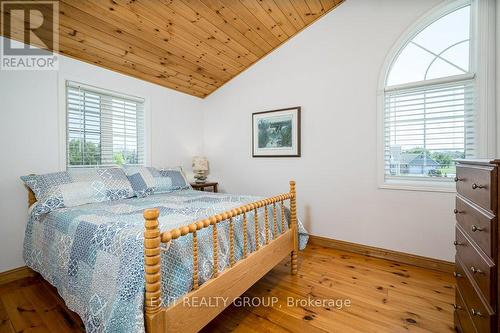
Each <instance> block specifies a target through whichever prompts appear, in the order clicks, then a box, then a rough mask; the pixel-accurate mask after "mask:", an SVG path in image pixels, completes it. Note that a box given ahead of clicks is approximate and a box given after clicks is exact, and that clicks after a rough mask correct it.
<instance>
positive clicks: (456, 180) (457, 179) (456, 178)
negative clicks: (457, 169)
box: [453, 177, 463, 183]
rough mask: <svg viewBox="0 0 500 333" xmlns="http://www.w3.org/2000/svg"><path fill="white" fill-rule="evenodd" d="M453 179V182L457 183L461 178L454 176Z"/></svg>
mask: <svg viewBox="0 0 500 333" xmlns="http://www.w3.org/2000/svg"><path fill="white" fill-rule="evenodd" d="M453 180H454V181H455V183H458V182H461V181H462V180H463V179H461V178H458V177H455V178H453Z"/></svg>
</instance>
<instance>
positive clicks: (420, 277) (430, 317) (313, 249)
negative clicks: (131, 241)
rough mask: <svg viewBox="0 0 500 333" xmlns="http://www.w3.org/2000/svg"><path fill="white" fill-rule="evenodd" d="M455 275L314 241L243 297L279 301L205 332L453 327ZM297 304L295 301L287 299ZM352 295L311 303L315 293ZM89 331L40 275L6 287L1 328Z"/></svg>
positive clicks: (242, 311)
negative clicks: (294, 266) (345, 303)
mask: <svg viewBox="0 0 500 333" xmlns="http://www.w3.org/2000/svg"><path fill="white" fill-rule="evenodd" d="M454 288H455V285H454V280H453V277H452V276H451V274H447V273H442V272H439V271H434V270H427V269H423V268H419V267H415V266H411V265H405V264H400V263H396V262H393V261H389V260H385V259H379V258H372V257H366V256H364V255H360V254H354V253H349V252H344V251H340V250H335V249H330V248H325V247H321V246H318V245H314V246H308V247H307V249H306V250H305V251H303V252H301V254H300V256H299V274H298V275H296V276H292V275H290V266H289V261H288V260H286V261H283V262H282V263H280V264H279V265H278V266H276V267H275V268H274V269H273V270H272V271H271V272H269V273H268V274H267V275H266V276H264V277H263V278H262V279H261V280H260V281H259V282H257V283H256V284H255V285H254V286H252V287H251V288H250V289H249V290H247V292H246V293H245V294H244V295H242V297H247V298H248V299H255V298H260V299H262V300H263V299H268V300H269V298H271V297H272V298H274V299H277V303H276V304H274V305H273V306H264V305H261V306H248V305H247V306H242V305H241V304H239V306H237V305H231V306H229V307H228V308H227V309H226V310H225V311H224V312H223V313H221V314H220V315H219V316H218V317H217V318H215V319H214V320H213V321H212V322H211V323H209V324H208V325H207V326H206V327H205V328H204V329H203V330H202V332H245V333H246V332H279V333H281V332H288V333H290V332H308V333H326V332H328V333H330V332H334V333H392V332H394V333H396V332H398V333H399V332H410V333H412V332H413V333H423V332H432V333H443V332H447V333H451V332H453V331H454V330H453V317H452V316H453V307H452V304H453V302H454ZM289 298H290V299H293V300H296V301H297V302H298V303H297V304H296V305H294V306H289V303H288V299H289ZM309 298H310V299H313V300H322V299H334V300H335V299H336V300H339V299H341V300H350V301H351V303H352V304H351V306H349V307H343V308H341V309H339V308H336V307H328V306H325V305H321V306H310V305H308V304H302V303H301V301H302V302H304V301H307V300H308V299H309ZM21 330H24V331H23V332H83V331H84V329H83V326H82V322H81V320H80V318H79V317H78V315H77V314H75V313H74V312H72V311H70V310H68V309H67V308H66V306H65V305H64V301H63V300H62V299H61V298H60V296H59V295H58V294H57V290H56V289H55V288H54V287H52V286H50V284H49V283H48V282H46V281H45V280H43V279H42V278H41V277H33V278H24V279H21V280H18V281H13V282H10V283H7V284H3V285H0V333H13V332H19V331H21Z"/></svg>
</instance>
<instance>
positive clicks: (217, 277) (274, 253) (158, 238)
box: [28, 181, 298, 333]
mask: <svg viewBox="0 0 500 333" xmlns="http://www.w3.org/2000/svg"><path fill="white" fill-rule="evenodd" d="M287 200H289V202H290V223H289V228H288V229H286V230H285V223H286V221H285V213H284V212H285V201H287ZM28 201H29V204H30V206H31V205H32V204H33V203H35V202H36V198H35V195H34V193H33V192H32V191H31V190H29V198H28ZM261 207H266V208H265V209H264V220H265V243H264V244H263V245H260V246H259V243H258V242H257V244H256V249H255V251H254V252H252V253H249V249H250V248H251V247H250V246H249V244H248V242H249V241H248V237H247V233H246V230H248V229H247V228H254V232H255V234H258V215H257V209H258V208H261ZM269 207H272V212H273V213H272V214H269V213H268V211H269V209H268V208H269ZM277 209H281V221H278V218H277V216H278V214H277ZM251 211H253V212H254V219H253V221H248V220H247V215H246V213H247V212H251ZM159 214H160V213H159V210H158V209H146V210H145V211H144V219H145V231H144V271H145V281H146V285H145V298H144V299H145V304H144V319H145V324H146V332H148V333H159V332H182V333H188V332H198V331H199V330H201V329H202V328H203V327H204V326H205V325H206V324H208V323H209V322H210V321H211V320H212V319H213V318H214V317H216V316H217V315H218V314H219V313H221V312H222V311H223V310H224V308H225V307H226V306H228V305H230V304H231V303H232V301H233V300H234V299H236V298H238V297H239V296H241V295H242V294H243V293H244V292H245V291H246V290H247V289H248V288H250V287H251V286H252V285H253V284H254V283H255V282H257V281H258V280H259V279H260V278H261V277H263V276H264V275H265V274H266V273H267V272H269V271H270V270H271V269H272V268H273V267H274V266H276V265H277V264H278V263H279V262H280V261H282V260H283V259H284V258H285V257H286V256H288V255H291V273H292V274H294V275H295V274H297V254H298V229H297V210H296V193H295V182H294V181H290V191H289V192H288V193H285V194H282V195H277V196H274V197H271V198H267V199H264V200H260V201H257V202H253V203H250V204H247V205H244V206H241V207H238V208H235V209H232V210H229V211H226V212H224V213H221V214H217V215H214V216H211V217H209V218H206V219H203V220H199V221H197V222H195V223H191V224H189V225H186V226H183V227H180V228H176V229H173V230H170V231H165V232H160V229H159V223H158V217H159ZM239 215H242V216H243V231H245V232H244V233H243V237H242V238H243V258H241V259H240V260H239V261H238V262H235V255H234V228H233V218H235V217H237V216H239ZM269 215H271V217H269ZM226 220H229V240H230V268H227V269H226V270H224V271H223V272H218V260H219V257H218V243H217V224H218V223H221V222H222V221H226ZM252 222H253V223H252ZM270 222H271V223H270ZM278 223H281V230H282V233H281V234H280V235H279V236H277V237H276V238H275V239H272V240H271V239H269V228H270V226H269V225H270V224H271V225H272V227H273V228H274V234H275V235H278ZM209 227H211V228H212V249H213V256H214V268H213V274H212V278H211V279H210V280H208V281H207V282H205V283H204V284H203V285H201V286H199V279H198V240H197V234H196V233H197V231H198V230H201V229H204V228H209ZM188 234H192V237H193V252H192V257H193V267H194V269H193V286H192V290H191V291H190V292H189V293H188V294H186V295H184V296H183V297H181V299H179V300H177V301H176V302H175V303H174V304H172V305H170V306H169V307H164V306H163V305H162V304H161V299H162V293H161V260H160V258H161V251H162V249H161V245H162V243H169V242H171V241H173V240H175V239H177V238H179V237H184V236H186V235H188ZM215 297H217V299H219V300H220V299H221V297H223V298H224V299H227V300H229V301H228V302H215V305H214V303H212V304H207V303H206V302H200V300H202V299H204V300H206V301H207V302H208V301H209V300H210V298H215ZM194 303H197V305H198V306H191V305H193V304H194ZM201 304H204V306H202V305H201Z"/></svg>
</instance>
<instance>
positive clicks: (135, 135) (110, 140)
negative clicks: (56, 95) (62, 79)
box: [66, 82, 144, 167]
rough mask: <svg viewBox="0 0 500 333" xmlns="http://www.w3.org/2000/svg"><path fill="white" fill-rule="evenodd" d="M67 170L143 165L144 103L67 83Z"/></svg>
mask: <svg viewBox="0 0 500 333" xmlns="http://www.w3.org/2000/svg"><path fill="white" fill-rule="evenodd" d="M66 120H67V135H66V137H67V165H68V167H88V166H111V165H123V164H144V100H143V99H138V98H135V97H130V96H125V95H119V94H116V93H113V92H110V91H105V90H101V89H98V88H94V87H88V86H83V85H80V84H77V83H74V82H67V84H66Z"/></svg>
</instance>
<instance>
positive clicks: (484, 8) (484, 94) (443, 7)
mask: <svg viewBox="0 0 500 333" xmlns="http://www.w3.org/2000/svg"><path fill="white" fill-rule="evenodd" d="M468 3H471V13H472V15H471V17H472V19H471V41H472V43H475V46H474V48H475V51H476V52H474V53H473V54H471V64H470V68H471V71H472V72H474V73H475V76H476V90H477V113H476V116H477V117H478V119H477V126H478V127H477V128H478V137H477V138H476V142H477V153H478V157H484V158H487V157H493V156H495V155H496V110H495V107H496V104H495V103H496V101H495V90H496V86H495V84H496V82H495V79H496V78H495V61H496V59H495V55H496V54H495V52H496V41H495V38H496V36H495V33H496V31H495V30H496V22H495V21H496V17H495V8H496V7H495V0H458V1H445V2H444V3H442V4H440V5H438V6H436V7H434V8H432V9H431V10H430V11H428V12H427V13H425V14H424V15H423V16H422V17H421V18H420V19H418V20H417V21H416V22H415V23H414V24H412V25H411V26H410V27H409V28H408V29H407V30H406V31H405V32H404V33H403V34H402V35H401V36H400V37H399V38H398V40H397V41H396V43H395V44H394V45H393V47H392V48H391V50H390V51H389V53H388V54H387V56H386V58H385V61H384V64H383V66H382V70H381V72H380V76H379V83H378V90H377V157H378V158H377V180H378V181H377V183H378V187H379V188H381V189H391V190H409V191H427V192H455V183H453V182H449V181H438V180H432V181H431V180H429V181H422V180H411V179H408V180H405V179H397V180H396V179H394V180H391V179H386V176H385V158H384V149H385V141H384V114H385V108H384V105H385V103H384V102H385V91H386V82H387V76H388V74H389V72H390V70H391V67H392V64H393V61H394V59H396V58H397V56H398V55H399V53H400V52H401V51H402V50H403V48H404V46H405V45H406V44H407V42H409V41H410V40H411V39H412V38H413V37H414V36H416V35H417V34H418V33H419V32H420V31H422V29H424V28H425V27H427V26H428V25H429V24H431V23H432V22H434V21H436V20H437V19H439V18H441V17H443V16H445V15H447V14H448V13H450V12H451V11H453V10H454V9H456V8H457V7H459V6H461V5H466V4H468ZM465 75H467V74H465ZM447 79H448V78H445V79H437V80H436V82H432V83H439V81H445V80H447ZM418 84H419V82H415V83H409V84H405V85H401V86H405V87H409V86H411V85H418ZM394 88H397V86H392V87H389V89H388V90H391V89H394Z"/></svg>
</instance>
